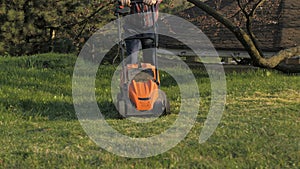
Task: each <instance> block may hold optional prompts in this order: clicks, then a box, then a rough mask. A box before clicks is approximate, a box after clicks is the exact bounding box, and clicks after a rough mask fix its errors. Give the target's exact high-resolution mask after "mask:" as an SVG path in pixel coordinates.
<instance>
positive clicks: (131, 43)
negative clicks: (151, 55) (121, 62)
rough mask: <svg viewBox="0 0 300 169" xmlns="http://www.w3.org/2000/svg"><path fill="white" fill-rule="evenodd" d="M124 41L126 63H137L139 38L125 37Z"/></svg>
mask: <svg viewBox="0 0 300 169" xmlns="http://www.w3.org/2000/svg"><path fill="white" fill-rule="evenodd" d="M125 43H126V52H127V55H128V57H127V59H126V60H127V62H126V63H127V64H136V63H138V52H139V49H140V40H139V39H125Z"/></svg>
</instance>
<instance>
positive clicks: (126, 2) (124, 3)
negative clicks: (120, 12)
mask: <svg viewBox="0 0 300 169" xmlns="http://www.w3.org/2000/svg"><path fill="white" fill-rule="evenodd" d="M130 3H131V2H130V0H121V5H122V6H131V4H130Z"/></svg>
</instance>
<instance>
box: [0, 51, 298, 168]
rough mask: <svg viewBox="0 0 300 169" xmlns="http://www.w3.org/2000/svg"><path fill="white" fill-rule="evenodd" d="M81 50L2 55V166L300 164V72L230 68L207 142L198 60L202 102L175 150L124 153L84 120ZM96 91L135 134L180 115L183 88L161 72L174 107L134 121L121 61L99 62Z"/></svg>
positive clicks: (121, 126)
mask: <svg viewBox="0 0 300 169" xmlns="http://www.w3.org/2000/svg"><path fill="white" fill-rule="evenodd" d="M75 61H76V56H74V55H60V54H42V55H36V56H24V57H16V58H15V57H1V58H0V86H1V87H0V137H1V139H0V144H1V146H0V168H295V169H296V168H300V162H299V159H300V132H299V131H300V111H299V110H300V77H299V75H287V74H282V73H280V72H276V71H272V70H253V71H249V72H244V73H234V72H233V73H228V74H226V80H227V102H226V107H225V111H224V113H223V117H222V119H221V122H220V123H219V125H218V128H217V129H216V131H215V132H214V134H213V135H212V136H211V137H210V138H209V139H208V141H207V142H205V143H203V144H199V135H200V132H201V129H202V128H203V124H204V122H205V120H206V116H207V114H208V111H209V106H210V99H211V94H210V93H211V89H210V81H209V78H208V75H207V73H206V72H205V71H203V70H199V69H197V68H193V72H194V75H195V77H196V79H197V83H198V86H199V92H200V96H201V103H200V109H199V114H198V116H197V119H196V123H195V125H194V126H193V128H192V130H191V131H190V132H189V134H188V135H187V136H186V137H185V139H184V140H182V141H181V142H180V143H179V144H178V145H177V146H175V147H174V148H172V149H171V150H169V151H167V152H165V153H163V154H160V155H157V156H154V157H148V158H126V157H120V156H117V155H114V154H112V153H110V152H108V151H107V150H105V149H102V148H101V147H99V146H97V145H96V144H95V143H94V142H93V141H92V140H91V139H90V138H89V136H88V135H87V134H86V133H85V131H84V129H83V128H82V126H81V124H80V122H79V121H78V119H77V117H76V114H75V111H74V107H73V102H72V75H73V70H74V64H75ZM99 71H100V72H99V73H98V74H97V80H96V83H95V84H96V90H95V93H96V99H97V103H98V105H99V107H101V108H102V109H103V110H104V111H103V113H104V114H105V118H106V121H107V122H108V124H110V125H111V126H113V127H114V128H115V129H116V130H118V131H119V132H121V133H123V134H126V135H128V136H131V137H149V136H152V135H156V134H159V133H161V132H163V131H164V130H166V129H168V127H169V126H170V125H172V124H173V123H174V122H175V121H176V118H177V117H178V112H179V107H180V103H179V100H180V95H179V94H178V93H179V92H178V90H179V89H178V86H177V85H176V83H175V81H174V79H172V78H171V77H170V76H169V75H168V74H166V73H164V72H162V79H161V80H162V82H164V85H165V86H162V90H164V91H165V92H166V93H167V95H168V98H169V100H170V104H171V111H172V114H171V115H167V116H164V117H161V118H159V119H157V120H156V121H154V122H151V123H150V124H151V125H146V124H136V123H133V122H132V121H130V120H128V119H121V118H120V116H119V115H118V113H117V112H116V110H115V108H114V106H113V104H112V98H111V96H110V79H111V77H112V75H113V73H114V71H115V65H101V66H100V69H99Z"/></svg>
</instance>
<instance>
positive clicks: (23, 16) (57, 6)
mask: <svg viewBox="0 0 300 169" xmlns="http://www.w3.org/2000/svg"><path fill="white" fill-rule="evenodd" d="M112 2H113V0H108V1H107V0H106V1H104V0H103V2H101V1H90V0H83V1H73V0H64V1H54V0H39V1H35V0H2V1H0V5H1V6H0V38H1V41H0V54H5V53H7V54H10V55H26V54H33V53H44V52H49V51H55V52H71V51H73V50H74V46H77V47H80V45H82V44H81V43H82V42H84V40H83V39H84V38H86V37H88V36H89V35H91V34H92V33H93V32H95V31H96V30H97V28H98V27H99V26H100V25H102V24H104V23H106V22H107V21H109V20H110V19H111V18H112V17H113V16H112V14H113V12H111V11H110V10H112V4H113V3H112ZM103 13H111V15H103ZM80 42H81V43H80Z"/></svg>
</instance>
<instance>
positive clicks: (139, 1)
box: [118, 0, 144, 4]
mask: <svg viewBox="0 0 300 169" xmlns="http://www.w3.org/2000/svg"><path fill="white" fill-rule="evenodd" d="M118 2H119V3H121V0H118ZM143 2H144V0H131V1H130V3H131V4H133V3H143Z"/></svg>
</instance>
